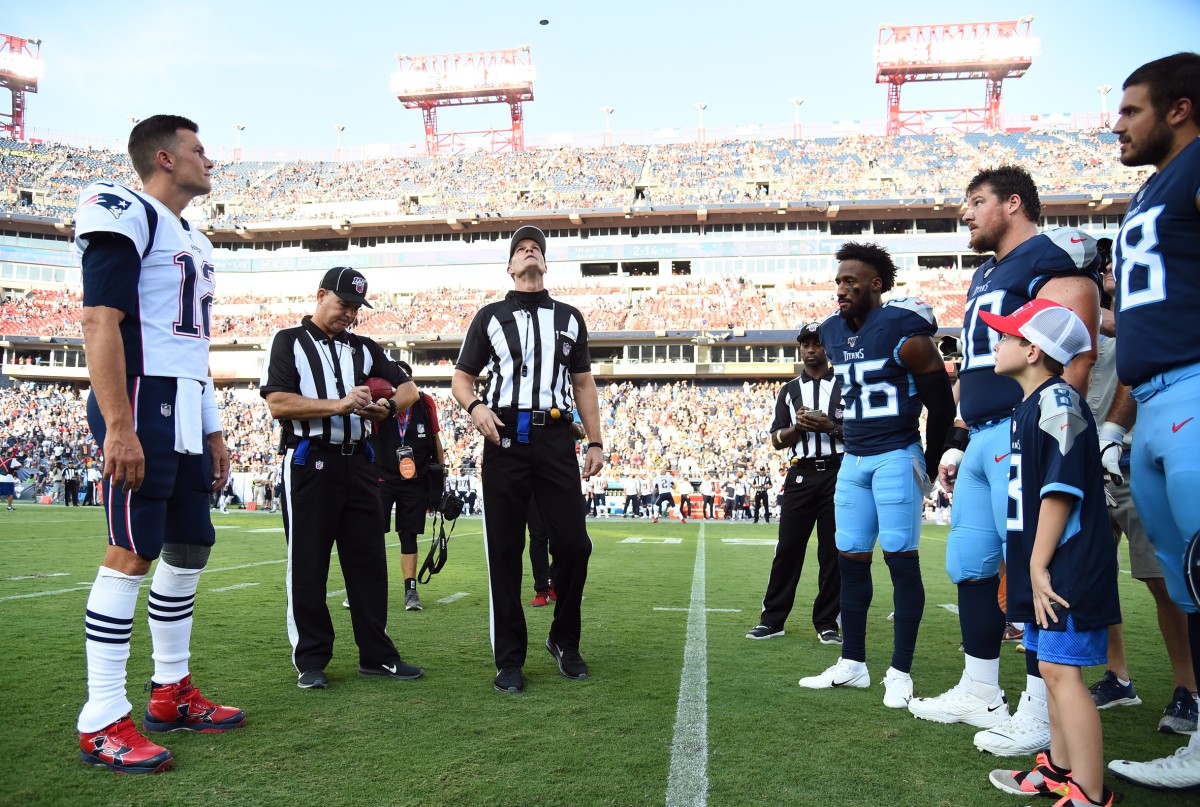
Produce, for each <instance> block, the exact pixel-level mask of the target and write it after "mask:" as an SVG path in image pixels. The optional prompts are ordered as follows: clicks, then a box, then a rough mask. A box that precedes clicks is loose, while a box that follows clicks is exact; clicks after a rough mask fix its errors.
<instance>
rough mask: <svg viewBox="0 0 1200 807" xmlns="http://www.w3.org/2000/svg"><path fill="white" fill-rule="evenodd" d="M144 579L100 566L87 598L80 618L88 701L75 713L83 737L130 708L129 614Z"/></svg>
mask: <svg viewBox="0 0 1200 807" xmlns="http://www.w3.org/2000/svg"><path fill="white" fill-rule="evenodd" d="M144 577H145V576H144V575H136V576H131V575H127V574H122V573H121V572H118V571H117V570H115V569H109V568H107V567H105V566H101V567H100V571H98V572H97V573H96V582H95V583H93V584H92V591H91V593H90V594H88V601H87V613H86V614H85V615H84V618H83V633H84V637H85V638H84V642H83V644H84V649H85V651H86V653H87V679H88V700H87V703H85V704H84V705H83V709H82V711H80V712H79V720H78V723H77V727H78V729H79V731H81V732H91V731H99V730H100V729H102V728H104V727H105V726H107V725H109V724H110V723H113V722H115V721H117V720H119V719H121V718H122V717H124V716H125V715H127V714H129V712H130V711H131V710H132V709H133V704H131V703H130V702H129V698H128V697H127V696H126V693H125V667H126V665H127V663H128V662H129V636H130V634H131V633H132V631H133V611H134V608H136V607H137V596H138V588H139V587H140V586H141V585H142V580H143V579H144Z"/></svg>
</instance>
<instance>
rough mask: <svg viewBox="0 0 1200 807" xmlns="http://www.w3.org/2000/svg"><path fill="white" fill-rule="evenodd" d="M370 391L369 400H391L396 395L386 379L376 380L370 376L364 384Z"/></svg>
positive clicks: (394, 389)
mask: <svg viewBox="0 0 1200 807" xmlns="http://www.w3.org/2000/svg"><path fill="white" fill-rule="evenodd" d="M364 383H365V384H366V385H367V387H368V388H369V389H370V390H371V400H372V401H378V400H379V399H380V398H391V397H392V396H393V395H395V394H396V388H395V387H393V386H392V382H391V381H388V380H387V379H386V378H378V377H376V376H372V377H371V378H368V379H367V380H366V381H365V382H364Z"/></svg>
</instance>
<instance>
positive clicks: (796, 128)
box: [792, 98, 804, 140]
mask: <svg viewBox="0 0 1200 807" xmlns="http://www.w3.org/2000/svg"><path fill="white" fill-rule="evenodd" d="M803 104H804V99H803V98H793V99H792V139H793V140H799V139H800V107H801V105H803Z"/></svg>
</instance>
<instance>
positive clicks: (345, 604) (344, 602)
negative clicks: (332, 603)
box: [342, 597, 350, 608]
mask: <svg viewBox="0 0 1200 807" xmlns="http://www.w3.org/2000/svg"><path fill="white" fill-rule="evenodd" d="M342 607H343V608H349V607H350V598H349V597H347V598H346V599H344V600H342Z"/></svg>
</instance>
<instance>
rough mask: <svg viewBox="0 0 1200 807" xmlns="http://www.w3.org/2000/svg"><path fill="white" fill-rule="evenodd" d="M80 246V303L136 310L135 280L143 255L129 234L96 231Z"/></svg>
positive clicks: (88, 305) (130, 311)
mask: <svg viewBox="0 0 1200 807" xmlns="http://www.w3.org/2000/svg"><path fill="white" fill-rule="evenodd" d="M86 243H87V246H85V247H84V250H83V274H82V277H83V306H84V308H94V307H97V306H103V307H105V308H115V309H117V310H118V311H123V312H124V313H126V314H130V313H133V312H135V311H137V308H138V305H137V291H138V280H139V278H140V276H141V272H142V256H141V255H140V254H139V253H138V251H137V247H135V246H134V244H133V241H131V240H130V239H129V238H128V237H126V236H124V235H121V234H119V233H108V232H98V233H93V234H92V235H91V236H90V237H89V238H88V239H87V242H86Z"/></svg>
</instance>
